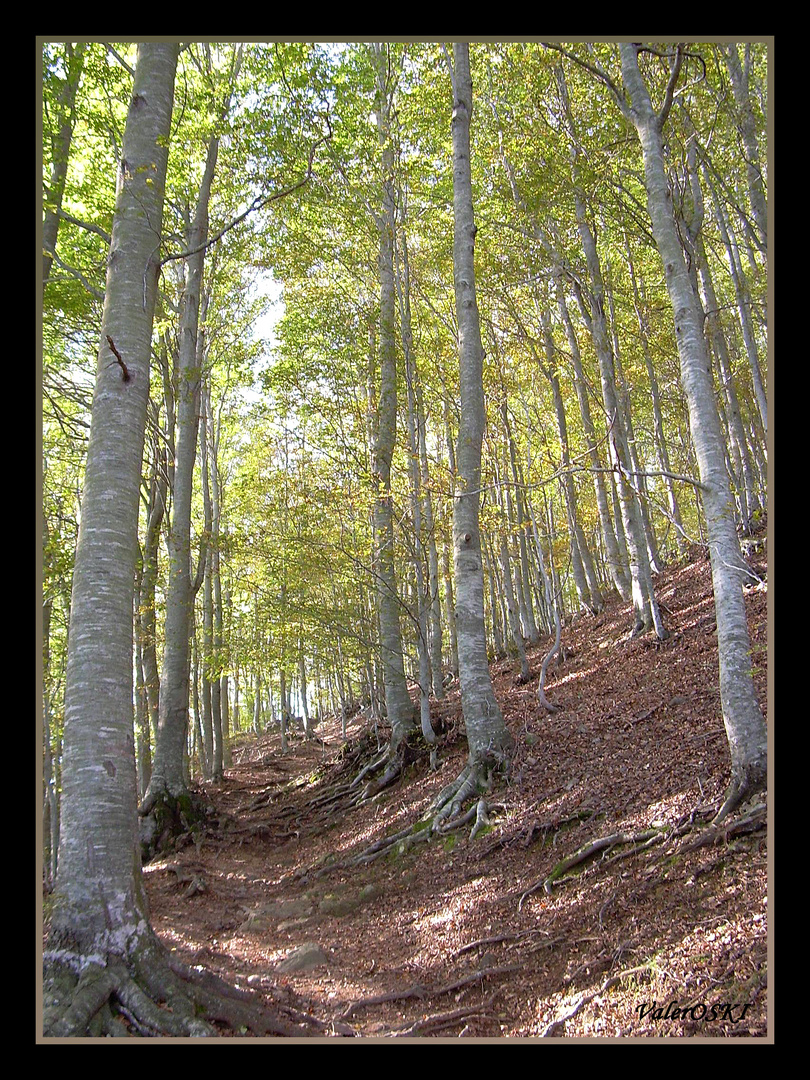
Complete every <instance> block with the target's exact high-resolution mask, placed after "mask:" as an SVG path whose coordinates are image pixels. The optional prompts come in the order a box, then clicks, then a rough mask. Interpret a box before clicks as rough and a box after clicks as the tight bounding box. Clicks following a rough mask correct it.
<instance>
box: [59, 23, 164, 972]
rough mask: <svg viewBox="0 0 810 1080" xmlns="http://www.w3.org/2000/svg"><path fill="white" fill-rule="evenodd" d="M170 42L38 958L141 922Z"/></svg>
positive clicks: (158, 63) (128, 284)
mask: <svg viewBox="0 0 810 1080" xmlns="http://www.w3.org/2000/svg"><path fill="white" fill-rule="evenodd" d="M177 53H178V48H177V45H176V44H169V43H158V44H151V43H150V44H143V45H140V46H139V50H138V65H137V70H136V73H135V80H134V86H133V93H132V98H131V101H130V106H129V113H128V116H127V125H126V132H125V136H124V146H123V160H122V165H121V177H120V183H119V190H118V197H117V200H116V206H115V215H114V219H113V232H112V243H111V246H110V255H109V260H108V271H107V284H106V293H105V302H104V314H103V318H102V326H101V335H100V348H99V353H98V366H97V371H96V389H95V395H94V399H93V413H92V422H91V429H90V443H89V447H88V454H87V465H86V472H85V482H84V492H83V498H82V513H81V528H80V532H79V542H78V547H77V551H76V562H75V571H74V576H73V594H72V604H71V620H70V634H69V645H68V669H67V682H66V691H65V737H64V768H63V773H62V792H63V794H62V823H61V824H62V835H61V843H60V859H59V871H58V876H57V883H56V897H55V899H56V901H57V902H56V904H55V907H54V916H53V921H52V927H51V933H50V937H49V942H48V950H49V951H48V954H47V955H46V959H48V958H49V959H50V960H52V961H53V962H54V963H56V964H61V965H63V966H65V967H69V968H72V969H73V970H74V971H75V972H76V973H79V972H81V971H83V970H86V969H87V967H88V966H89V965H93V964H99V963H103V962H104V958H105V957H107V956H109V955H110V954H112V953H115V954H117V955H119V956H122V957H126V956H128V954H130V953H131V951H132V949H133V948H134V947H135V945H136V943H137V942H138V941H139V940H142V939H143V938H144V936H145V935H146V934H147V933H148V924H147V922H146V920H145V914H144V912H145V909H144V903H143V896H142V885H141V877H140V866H139V851H138V845H137V822H138V815H137V801H136V800H137V789H136V777H135V753H134V746H133V737H132V735H133V696H132V695H133V686H132V660H133V636H132V628H133V620H132V601H133V589H134V582H135V566H136V560H137V555H138V511H139V491H140V482H141V464H142V459H143V446H144V430H145V425H146V408H147V401H148V397H149V360H150V351H151V336H152V316H153V312H154V305H155V292H156V288H157V277H158V263H157V253H158V246H159V243H160V235H161V222H162V211H163V191H164V186H165V177H166V163H167V157H168V151H167V149H166V147H167V145H168V139H169V133H170V122H171V115H172V102H173V92H174V75H175V67H176V63H177Z"/></svg>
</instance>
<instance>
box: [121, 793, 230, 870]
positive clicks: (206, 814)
mask: <svg viewBox="0 0 810 1080" xmlns="http://www.w3.org/2000/svg"><path fill="white" fill-rule="evenodd" d="M138 813H139V815H140V819H141V821H140V836H141V858H142V860H143V861H144V862H148V861H149V860H150V859H153V858H154V857H155V856H156V855H163V854H166V853H167V852H170V851H173V850H175V849H176V848H177V847H178V846H179V845H178V841H180V840H181V838H183V837H194V836H199V835H201V834H202V832H203V831H204V830H205V828H206V827H207V826H209V825H210V824H211V823H212V817H213V809H212V806H211V803H210V802H209V801H208V799H206V798H205V797H204V796H203V795H201V794H199V792H196V791H191V790H189V791H186V792H183V793H182V794H180V795H171V794H170V793H169V792H167V791H159V792H155V793H153V794H152V795H151V796H150V797H149V798H148V800H146V801H145V802H144V803H143V804H142V805H141V807H140V808H139V810H138Z"/></svg>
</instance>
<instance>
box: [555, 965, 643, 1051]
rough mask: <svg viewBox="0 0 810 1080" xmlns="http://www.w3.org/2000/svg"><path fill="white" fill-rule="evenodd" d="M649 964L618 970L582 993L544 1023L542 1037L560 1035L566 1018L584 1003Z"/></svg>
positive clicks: (638, 972) (582, 1006) (569, 1018)
mask: <svg viewBox="0 0 810 1080" xmlns="http://www.w3.org/2000/svg"><path fill="white" fill-rule="evenodd" d="M650 970H651V965H650V964H640V965H639V966H638V967H634V968H627V969H626V970H625V971H619V972H617V973H616V974H615V975H611V976H609V977H608V978H607V979H605V981H604V982H603V983H602V985H601V986H600V987H599V989H598V990H592V991H591V992H590V993H589V994H583V995H582V996H581V997H580V998H579V999H578V1000H577V1001H576V1003H575V1004H574V1006H573V1007H572V1008H570V1009H569V1010H568V1012H566V1013H564V1014H563V1015H562V1016H560V1017H558V1018H557V1019H556V1020H552V1022H551V1023H550V1024H546V1026H545V1027H544V1028H543V1030H542V1031H541V1032H540V1037H541V1038H542V1039H548V1038H552V1037H553V1036H555V1035H560V1034H562V1032H563V1029H564V1028H565V1024H566V1022H567V1021H568V1020H573V1019H574V1017H575V1016H576V1015H577V1013H579V1012H580V1011H581V1010H582V1009H583V1008H584V1007H585V1005H588V1004H589V1003H590V1002H591V1001H593V999H594V998H596V997H599V996H600V995H601V994H604V993H606V992H607V991H608V990H609V989H610V988H611V986H615V985H616V983H617V982H621V980H622V979H627V978H630V977H631V976H633V975H640V974H641V972H643V971H650Z"/></svg>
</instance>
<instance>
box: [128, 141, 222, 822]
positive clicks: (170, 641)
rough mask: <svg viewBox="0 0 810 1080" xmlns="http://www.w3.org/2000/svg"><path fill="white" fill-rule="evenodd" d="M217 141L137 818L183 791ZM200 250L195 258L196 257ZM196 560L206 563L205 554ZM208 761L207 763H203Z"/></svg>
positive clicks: (183, 395) (185, 350) (187, 345)
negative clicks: (155, 700) (154, 718)
mask: <svg viewBox="0 0 810 1080" xmlns="http://www.w3.org/2000/svg"><path fill="white" fill-rule="evenodd" d="M218 150H219V140H218V139H217V138H214V139H212V140H211V142H210V143H209V146H208V154H207V159H206V165H205V171H204V173H203V179H202V182H201V184H200V190H199V194H198V198H197V206H196V210H195V214H194V219H193V221H192V222H191V224H190V226H189V229H188V236H187V243H188V247H189V249H190V250H192V251H194V254H192V255H190V256H189V258H188V260H187V265H186V276H185V281H184V285H183V300H182V315H181V320H180V342H179V355H178V373H177V374H178V378H177V395H178V399H179V400H178V401H177V403H176V408H177V439H176V446H175V455H174V485H173V492H172V515H171V525H170V527H169V534H168V537H167V547H168V553H169V558H168V586H167V592H166V617H165V647H164V651H163V667H162V671H161V678H160V713H159V718H158V731H157V738H156V741H155V757H154V762H153V766H152V779H151V781H150V784H149V789H148V791H147V794H146V797H145V799H144V802H143V806H142V811H147V810H149V809H150V808H151V805H152V804H153V803H154V801H155V799H156V798H157V797H159V796H161V795H168V796H171V797H172V798H177V797H178V796H180V795H182V794H184V793H185V791H186V781H185V777H184V773H183V755H184V752H185V747H186V736H187V732H188V708H189V665H190V641H191V619H192V606H193V602H194V592H195V587H194V582H193V581H192V577H191V498H192V491H193V483H194V470H195V461H196V456H197V433H198V428H199V410H200V385H201V372H200V359H201V350H199V349H198V332H199V313H200V298H201V291H202V276H203V267H204V260H205V254H204V251H203V250H201V245H202V244H204V243H205V241H206V239H207V237H208V202H209V199H210V193H211V185H212V183H213V178H214V172H215V169H216V162H217V154H218ZM195 249H198V250H195ZM202 558H204V553H203V556H202ZM209 760H210V759H209Z"/></svg>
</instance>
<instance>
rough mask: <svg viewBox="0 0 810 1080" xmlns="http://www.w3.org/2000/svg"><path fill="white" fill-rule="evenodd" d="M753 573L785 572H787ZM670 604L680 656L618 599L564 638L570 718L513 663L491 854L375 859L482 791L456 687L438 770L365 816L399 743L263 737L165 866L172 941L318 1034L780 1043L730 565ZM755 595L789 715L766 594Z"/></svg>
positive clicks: (759, 669) (245, 745) (327, 733)
mask: <svg viewBox="0 0 810 1080" xmlns="http://www.w3.org/2000/svg"><path fill="white" fill-rule="evenodd" d="M752 566H753V567H754V569H755V570H756V572H757V574H759V575H760V577H761V578H763V579H764V578H765V577H766V573H767V566H766V564H765V561H764V555H760V556H759V557H754V558H753V560H752ZM657 594H658V597H659V598H660V601H661V603H662V609H663V611H664V614H665V618H666V623H667V626H668V628H669V630H670V637H669V638H668V639H667V640H665V641H658V640H656V639H654V638H653V637H650V636H647V637H642V638H639V639H630V638H629V637H628V630H629V628H630V626H631V615H630V611H629V607H628V605H624V604H621V603H620V602H619V601H617V600H614V601H612V602H610V603H609V605H608V608H607V609H606V611H605V612H603V613H602V614H601V615H600V616H598V617H596V618H593V617H589V616H588V617H586V616H583V617H581V618H579V619H578V620H576V621H575V622H574V625H570V626H567V627H565V628H564V631H563V645H564V648H565V659H564V660H563V662H562V663H560V664H557V663H555V664H553V665H552V667H551V668H550V670H549V677H548V681H547V685H546V693H547V696H548V698H549V699H550V700H551V701H552V702H553V703H554V704H555V705H557V706H558V707H559V711H558V712H555V713H552V714H549V713H546V712H543V711H541V710H539V709H538V707H537V704H536V701H535V696H534V692H535V688H536V684H537V676H538V674H539V671H540V665H541V663H542V660H543V657H544V655H545V652H546V651H547V648H548V645H547V644H546V643H542V644H541V645H539V646H536V647H534V648H532V649H531V650H530V654H529V655H530V663H531V670H532V678H533V682H532V683H530V684H528V685H526V686H521V685H518V684H517V682H516V679H515V665H514V663H512V662H511V661H498V662H496V663H495V664H493V666H492V672H493V679H494V683H495V690H496V694H497V697H498V700H499V702H500V704H501V707H502V708H503V711H504V714H505V717H506V721H507V723H508V725H509V727H510V730H511V731H512V734H513V735H514V736H515V739H516V743H517V753H516V757H515V760H514V764H513V767H512V772H511V776H510V777H509V780H508V782H504V783H502V784H501V785H500V787H499V788H498V789H497V790H495V791H493V793H492V796H491V800H490V807H491V809H490V817H491V826H490V827H489V828H488V829H487V830H486V831H484V832H483V833H479V835H478V836H477V837H476V838H475V839H474V840H472V841H470V839H469V834H470V827H469V825H468V826H467V827H466V828H465V829H462V830H459V831H456V832H454V833H451V834H449V835H447V836H444V837H438V838H434V839H432V840H431V841H430V843H428V844H418V845H416V846H415V847H413V848H411V849H410V850H409V851H407V852H405V853H402V854H399V853H398V852H397V851H396V850H395V851H394V852H389V853H387V854H385V855H384V856H382V857H379V858H376V859H368V856H369V854H370V851H369V849H370V847H371V845H373V844H374V843H375V841H378V840H379V839H380V838H381V837H383V836H385V835H388V834H390V833H392V832H396V831H397V830H400V829H404V828H405V827H406V826H408V825H411V824H413V823H415V822H417V821H419V820H421V819H423V818H424V817H426V816H427V814H428V810H429V806H430V803H431V802H432V800H433V799H434V797H435V796H436V794H437V793H438V792H439V791H440V790H441V788H442V787H443V786H444V785H445V784H446V783H448V782H449V781H450V780H451V779H452V778H453V777H454V776H456V775H457V774H458V772H459V770H460V768H461V766H462V764H463V761H464V758H465V755H466V743H465V740H464V738H463V735H462V730H461V715H460V705H459V696H458V689H457V686H454V687H451V688H450V690H449V691H448V694H447V697H446V699H445V700H444V701H441V702H438V703H433V710H434V711H433V722H434V726H436V727H441V731H442V733H441V735H440V739H439V766H438V769H437V771H435V772H431V771H430V770H429V766H428V762H427V760H426V759H420V760H417V761H415V762H414V763H412V764H411V765H410V766H409V767H408V769H407V770H406V771H405V774H404V776H403V777H401V778H400V780H399V781H397V783H396V784H395V785H394V786H392V787H390V788H388V789H387V790H385V791H384V792H382V793H381V794H380V795H379V796H377V797H376V798H375V799H373V800H371V801H369V802H366V803H365V804H363V805H359V806H358V805H352V804H351V799H352V798H354V797H355V796H356V794H357V790H358V789H353V790H351V791H350V790H349V789H348V781H349V780H350V779H351V778H352V777H353V776H355V775H356V774H357V772H359V769H360V768H361V767H362V763H363V761H365V760H367V757H366V758H364V757H362V751H363V750H364V749H366V750H367V751H368V750H376V747H377V741H376V737H375V735H374V734H373V733H372V732H370V731H369V729H368V721H367V720H366V718H365V717H364V716H363V715H362V714H359V715H357V716H355V717H354V718H353V719H352V720H351V721H350V722H349V728H348V742H347V744H346V746H345V747H343V741H342V738H341V730H340V724H339V722H338V721H331V720H330V721H329V722H325V723H324V724H322V725H321V727H319V729H318V733H319V735H320V736H321V737H322V739H323V740H324V743H323V745H321V744H320V743H316V742H310V743H306V742H304V741H303V739H302V738H301V737H297V738H296V739H295V740H294V741H292V742H291V743H290V747H289V750H288V751H287V752H286V753H282V751H281V746H280V738H279V737H278V736H277V735H275V734H274V735H268V736H266V737H264V736H263V737H261V738H259V739H257V738H256V737H255V736H242V737H241V741H240V742H238V744H237V745H236V747H235V748H234V753H233V765H232V767H231V768H230V769H229V770H228V772H227V775H226V777H225V780H224V781H223V782H222V784H220V785H216V786H215V785H207V786H206V788H205V790H206V791H207V793H208V795H209V796H210V799H211V800H212V804H213V807H214V816H213V817H212V820H211V822H210V826H209V828H208V829H207V830H206V832H205V834H204V835H203V836H202V837H200V838H198V839H197V841H196V842H195V841H193V840H192V839H191V838H190V837H187V838H186V842H185V843H184V844H182V845H181V846H180V849H179V850H178V851H177V852H176V853H173V854H172V855H171V856H169V857H166V858H162V859H158V860H155V861H153V862H152V863H151V864H149V865H148V866H147V867H146V868H145V869H146V874H145V877H146V882H147V890H148V894H149V899H150V905H151V916H152V922H153V925H154V927H155V929H156V930H157V931H158V933H159V935H160V937H161V938H162V940H163V941H164V943H165V944H166V945H167V946H168V947H169V948H171V949H174V950H176V952H177V954H178V955H179V956H181V957H182V958H183V959H185V960H187V961H189V962H191V963H193V964H195V965H197V964H199V965H204V966H205V967H207V968H209V969H211V970H213V971H215V972H217V973H219V974H222V975H223V976H224V977H226V978H227V979H228V980H229V981H231V982H234V983H238V984H239V985H240V986H250V987H253V988H254V989H255V990H258V991H260V992H262V993H263V994H264V995H266V997H267V999H268V1001H270V1002H272V1003H273V1006H274V1009H275V1010H276V1011H277V1012H279V1013H280V1014H281V1015H283V1016H285V1017H287V1018H288V1019H291V1020H293V1021H294V1022H295V1021H300V1022H301V1025H302V1026H301V1034H302V1036H308V1037H310V1036H322V1037H352V1036H362V1037H376V1038H383V1037H410V1036H421V1037H426V1036H427V1037H442V1038H448V1037H458V1036H464V1037H478V1038H499V1037H510V1038H532V1037H538V1036H547V1037H548V1036H564V1037H568V1038H583V1037H596V1036H602V1037H608V1036H624V1037H639V1036H641V1037H652V1038H654V1037H665V1036H690V1037H750V1036H760V1037H764V1036H766V1035H767V1033H768V1016H767V966H768V964H767V960H768V957H767V885H768V877H767V843H766V837H767V834H766V823H765V812H764V808H759V809H757V808H752V807H750V806H747V807H743V808H742V809H741V810H740V811H738V812H737V813H736V814H734V815H733V816H732V817H731V818H730V819H729V820H728V821H727V822H725V823H724V826H723V827H722V828H721V830H720V831H719V833H718V832H717V831H716V830H713V829H712V828H711V827H710V820H711V812H712V809H715V810H716V809H717V807H718V806H719V804H720V801H721V799H722V795H723V792H724V788H725V785H726V783H727V779H728V760H729V759H728V748H727V743H726V739H725V735H724V731H723V726H722V720H721V715H720V704H719V697H718V691H717V643H716V634H715V619H714V606H713V596H712V587H711V577H710V571H709V565H708V561H706V560H703V559H701V558H699V557H698V558H697V559H696V560H695V561H691V562H686V563H682V564H680V565H677V566H673V567H671V568H669V569H667V570H666V571H665V572H664V573H663V574H662V575H660V577H659V578H658V580H657ZM746 602H747V608H748V617H749V628H750V633H751V640H752V649H753V658H752V663H753V667H754V671H755V677H756V684H757V689H758V693H759V697H760V703H761V705H762V708H763V712H765V711H766V705H767V702H766V689H767V593H766V591H765V587H764V585H761V586H757V587H754V588H751V589H750V590H748V592H747V601H746ZM381 736H382V737H383V738H384V737H385V732H384V731H383V732H381ZM618 834H621V836H620V837H619V842H616V841H617V835H618ZM605 838H612V841H613V842H608V843H605V844H604V846H602V847H601V848H599V850H597V851H596V852H595V854H594V855H593V856H592V857H591V858H590V859H588V860H586V861H583V862H580V863H578V864H576V865H574V866H572V867H571V868H570V869H568V870H567V871H566V872H564V873H562V874H560V876H559V877H557V878H556V879H555V880H554V882H553V883H551V884H550V885H548V887H544V882H546V881H547V879H548V878H549V876H550V875H551V874H552V872H553V871H554V870H555V867H558V866H559V864H560V862H561V860H563V859H565V858H566V857H568V856H572V855H574V854H575V853H576V852H579V851H580V850H581V849H582V848H583V846H584V845H586V844H589V843H592V842H594V841H599V840H603V839H605ZM631 841H634V842H631ZM363 852H365V853H366V858H367V859H368V861H364V862H360V863H354V864H352V856H354V855H357V854H359V853H363ZM299 965H300V966H299ZM713 1006H719V1007H718V1008H712V1007H713ZM746 1006H747V1007H746ZM673 1010H675V1012H674V1014H673ZM673 1015H674V1018H673ZM223 1034H227V1035H231V1034H233V1033H231V1032H225V1031H224V1032H223Z"/></svg>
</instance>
